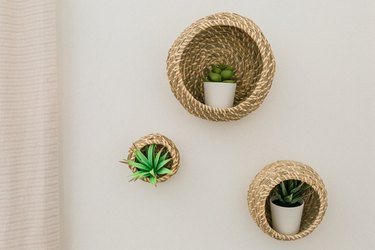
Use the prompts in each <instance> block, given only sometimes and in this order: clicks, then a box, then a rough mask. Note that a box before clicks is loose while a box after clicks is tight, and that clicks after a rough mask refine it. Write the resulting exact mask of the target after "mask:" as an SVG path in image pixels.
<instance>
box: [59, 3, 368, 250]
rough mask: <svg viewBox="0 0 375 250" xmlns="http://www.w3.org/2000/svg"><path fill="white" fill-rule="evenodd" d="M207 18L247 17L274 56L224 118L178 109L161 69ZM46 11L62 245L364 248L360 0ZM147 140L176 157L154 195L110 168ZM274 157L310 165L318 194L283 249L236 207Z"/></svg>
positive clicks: (77, 248)
mask: <svg viewBox="0 0 375 250" xmlns="http://www.w3.org/2000/svg"><path fill="white" fill-rule="evenodd" d="M218 11H229V12H237V13H239V14H242V15H244V16H247V17H249V18H251V19H252V20H254V21H255V22H256V23H257V24H258V25H259V26H260V27H261V29H262V30H263V32H264V34H265V35H266V37H267V39H268V40H269V42H270V44H271V46H272V48H273V52H274V54H275V57H276V62H277V70H276V71H277V72H276V76H275V80H274V83H273V86H272V88H271V91H270V94H269V95H268V97H267V98H266V100H265V102H264V104H263V105H262V106H261V107H260V108H259V109H258V110H257V111H256V112H254V113H252V114H250V115H249V116H247V117H245V118H243V119H242V120H240V121H237V122H230V123H214V122H210V121H205V120H202V119H199V118H196V117H194V116H192V115H190V114H189V113H188V112H187V111H185V110H184V109H183V108H182V106H181V105H180V104H179V103H178V101H177V100H176V99H175V98H174V96H173V94H172V92H171V91H170V88H169V84H168V79H167V75H166V57H167V52H168V49H169V47H170V46H171V45H172V43H173V41H174V39H175V38H176V37H177V36H178V35H179V34H180V32H181V31H182V30H183V29H184V28H185V27H187V26H188V25H190V24H191V23H192V22H193V21H195V20H197V19H199V18H201V17H203V16H206V15H209V14H212V13H215V12H218ZM59 14H60V68H61V71H60V75H61V83H62V84H63V92H64V93H63V119H62V121H63V126H62V131H63V136H62V141H63V159H62V160H63V191H64V195H63V197H64V199H63V216H64V225H63V232H64V240H63V243H64V249H69V250H96V249H98V250H103V249H108V250H117V249H119V250H120V249H121V250H122V249H132V250H133V249H134V250H137V249H155V250H156V249H157V250H176V249H178V250H183V249H265V250H268V249H340V250H345V249H373V245H374V244H375V223H374V222H375V220H374V210H375V200H374V194H373V184H372V183H373V181H374V177H375V170H374V169H375V166H374V156H375V132H374V127H375V115H374V113H375V99H374V94H375V80H374V79H375V75H374V73H375V68H374V67H375V48H374V47H375V45H374V44H375V31H374V26H375V4H374V1H371V0H367V1H365V0H362V1H355V0H352V1H343V0H335V1H333V0H332V1H326V0H316V1H297V0H295V1H276V0H274V1H270V0H268V1H253V0H246V1H229V0H228V1H224V0H217V1H208V0H190V1H177V0H175V1H166V0H159V1H142V0H136V1H124V0H113V1H108V0H96V1H92V0H65V1H61V2H60V6H59ZM151 132H160V133H163V134H165V135H167V136H168V137H170V138H171V139H172V140H174V142H175V143H176V145H177V146H178V148H179V149H180V153H181V159H182V161H181V168H180V171H179V172H178V174H177V175H175V176H174V177H173V178H172V179H171V180H170V181H168V182H167V183H164V184H161V185H159V186H158V187H157V188H153V187H151V186H150V185H147V184H146V183H143V182H141V181H140V182H136V183H129V182H128V179H129V177H128V176H129V170H128V168H127V167H126V166H125V165H122V164H120V163H119V162H118V161H119V160H121V159H123V158H125V157H126V155H127V150H128V148H129V147H130V145H131V143H132V142H133V141H135V140H136V139H138V138H139V137H141V136H143V135H146V134H148V133H151ZM278 159H293V160H299V161H302V162H304V163H307V164H309V165H311V166H312V167H314V168H315V169H316V170H317V171H318V172H319V174H320V175H321V177H322V178H323V180H324V181H325V184H326V187H327V190H328V193H329V206H328V210H327V213H326V216H325V217H324V219H323V221H322V223H321V224H320V226H319V227H318V228H317V229H316V230H315V231H314V232H313V233H312V234H311V235H309V236H308V237H306V238H304V239H302V240H298V241H295V242H281V241H277V240H274V239H273V238H271V237H269V236H268V235H266V234H264V233H263V232H262V231H260V229H258V227H257V225H256V224H255V223H254V222H253V220H252V219H251V217H250V214H249V213H248V208H247V201H246V195H247V190H248V185H249V184H250V182H251V180H252V178H253V177H254V176H255V174H256V173H257V172H258V171H259V170H260V169H261V168H262V167H263V166H264V165H266V164H268V163H271V162H273V161H275V160H278Z"/></svg>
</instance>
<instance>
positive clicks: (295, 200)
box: [290, 197, 303, 204]
mask: <svg viewBox="0 0 375 250" xmlns="http://www.w3.org/2000/svg"><path fill="white" fill-rule="evenodd" d="M297 202H299V203H301V204H302V202H303V199H302V198H300V197H298V198H294V199H293V200H291V201H290V204H294V203H297Z"/></svg>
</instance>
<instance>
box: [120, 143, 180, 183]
mask: <svg viewBox="0 0 375 250" xmlns="http://www.w3.org/2000/svg"><path fill="white" fill-rule="evenodd" d="M163 151H164V147H161V146H159V145H158V144H150V145H146V146H145V147H144V148H142V149H141V150H139V149H136V150H135V160H134V161H132V160H123V161H121V162H122V163H125V164H128V165H129V166H131V167H133V168H132V170H133V174H131V177H132V179H131V180H130V181H136V180H138V179H142V180H145V181H149V182H150V183H151V184H152V185H155V186H156V183H157V182H158V179H159V178H160V177H162V176H164V175H171V174H173V172H172V170H171V169H170V168H169V165H170V164H169V163H170V161H171V160H172V158H170V157H168V155H169V152H168V150H165V151H166V152H163Z"/></svg>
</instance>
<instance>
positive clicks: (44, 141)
mask: <svg viewBox="0 0 375 250" xmlns="http://www.w3.org/2000/svg"><path fill="white" fill-rule="evenodd" d="M57 94H58V93H57V77H56V2H55V0H0V249H1V250H11V249H38V250H39V249H59V241H60V240H59V234H60V232H59V230H60V226H59V181H58V180H59V166H58V96H57Z"/></svg>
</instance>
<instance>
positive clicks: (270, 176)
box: [247, 161, 327, 240]
mask: <svg viewBox="0 0 375 250" xmlns="http://www.w3.org/2000/svg"><path fill="white" fill-rule="evenodd" d="M290 179H293V180H300V181H303V182H305V183H307V184H309V185H310V186H311V188H312V191H310V192H312V193H311V195H309V196H308V197H307V198H306V199H305V207H304V211H303V215H302V221H301V227H300V231H299V233H297V234H294V235H286V234H281V233H278V232H277V231H275V230H274V229H272V227H271V225H272V221H271V213H270V201H269V198H270V193H271V191H272V189H273V188H274V187H275V186H276V185H278V184H279V183H281V182H282V181H285V180H290ZM247 201H248V206H249V211H250V214H251V216H252V217H253V219H254V220H255V222H256V223H257V224H258V226H259V227H260V228H261V229H262V230H263V231H264V232H265V233H267V234H268V235H270V236H271V237H273V238H275V239H278V240H296V239H300V238H303V237H305V236H306V235H308V234H310V233H311V232H312V231H313V230H314V229H315V228H316V227H317V226H318V225H319V223H320V222H321V221H322V219H323V216H324V214H325V212H326V209H327V191H326V189H325V187H324V183H323V181H322V180H321V178H320V177H319V175H318V174H317V173H316V172H315V171H314V170H313V169H312V168H311V167H309V166H307V165H305V164H303V163H300V162H296V161H277V162H274V163H272V164H270V165H267V166H266V167H264V168H263V169H262V171H260V172H259V173H258V174H257V175H256V176H255V178H254V180H253V182H252V183H251V184H250V188H249V192H248V197H247Z"/></svg>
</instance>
